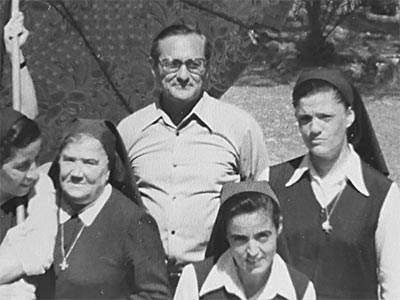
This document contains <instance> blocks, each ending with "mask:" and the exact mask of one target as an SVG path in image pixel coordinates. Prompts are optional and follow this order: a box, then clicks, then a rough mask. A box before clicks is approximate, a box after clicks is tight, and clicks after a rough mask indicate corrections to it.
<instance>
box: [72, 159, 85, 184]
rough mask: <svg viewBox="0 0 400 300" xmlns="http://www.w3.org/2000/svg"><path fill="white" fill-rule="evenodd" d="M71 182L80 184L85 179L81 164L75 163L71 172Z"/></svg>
mask: <svg viewBox="0 0 400 300" xmlns="http://www.w3.org/2000/svg"><path fill="white" fill-rule="evenodd" d="M70 175H71V181H73V182H80V181H81V180H82V178H83V170H82V164H81V163H80V162H75V163H74V165H73V166H72V169H71V171H70Z"/></svg>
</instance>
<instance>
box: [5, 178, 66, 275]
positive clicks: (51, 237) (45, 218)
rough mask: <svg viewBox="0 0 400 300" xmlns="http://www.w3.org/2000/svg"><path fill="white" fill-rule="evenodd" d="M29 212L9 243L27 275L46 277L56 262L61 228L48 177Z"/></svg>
mask: <svg viewBox="0 0 400 300" xmlns="http://www.w3.org/2000/svg"><path fill="white" fill-rule="evenodd" d="M27 211H28V217H27V218H26V220H25V222H24V223H22V224H20V225H17V226H15V227H13V228H11V229H10V230H9V231H8V233H7V240H8V242H9V244H10V245H11V248H12V249H13V251H14V255H15V256H16V257H17V259H18V260H19V261H20V262H21V265H22V268H23V270H24V272H25V274H27V275H37V274H43V273H44V272H45V270H46V269H47V268H49V267H50V265H51V264H52V263H53V251H54V245H55V239H56V235H57V226H58V224H57V206H56V196H55V190H54V186H53V182H52V181H51V179H50V178H49V177H48V176H47V175H46V174H40V177H39V180H38V182H37V183H36V185H35V186H34V189H33V190H32V192H31V193H30V195H29V202H28V209H27Z"/></svg>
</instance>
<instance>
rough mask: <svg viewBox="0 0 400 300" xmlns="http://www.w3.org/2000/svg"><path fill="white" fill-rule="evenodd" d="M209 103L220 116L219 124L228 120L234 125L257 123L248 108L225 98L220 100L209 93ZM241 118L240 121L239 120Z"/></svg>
mask: <svg viewBox="0 0 400 300" xmlns="http://www.w3.org/2000/svg"><path fill="white" fill-rule="evenodd" d="M207 100H208V104H209V105H212V106H213V109H214V110H215V112H216V115H217V116H218V119H217V120H218V121H219V122H218V124H221V123H222V122H228V124H230V125H233V126H236V125H237V126H239V127H242V128H243V125H248V126H249V125H253V124H254V123H256V120H255V119H254V117H253V116H252V115H251V114H250V113H249V112H248V111H246V110H244V109H242V108H240V107H238V106H236V105H234V104H232V103H229V102H225V101H224V100H218V99H216V98H214V97H211V96H209V95H207ZM239 119H240V122H238V120H239Z"/></svg>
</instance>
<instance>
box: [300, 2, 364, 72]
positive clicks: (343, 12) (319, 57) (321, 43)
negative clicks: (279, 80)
mask: <svg viewBox="0 0 400 300" xmlns="http://www.w3.org/2000/svg"><path fill="white" fill-rule="evenodd" d="M365 2H366V1H365V0H296V2H295V5H294V9H293V11H294V15H295V17H296V18H297V19H298V20H300V21H301V22H302V24H303V26H304V28H305V29H306V32H307V34H306V36H305V38H304V39H302V40H301V41H300V42H299V43H298V45H297V48H298V50H299V53H300V57H301V59H302V60H304V61H305V62H307V63H311V64H315V65H324V64H326V63H328V62H329V61H330V60H332V58H333V57H334V53H335V48H334V45H333V44H332V43H331V42H329V40H328V37H329V36H330V34H331V33H332V32H333V31H334V30H335V29H336V28H337V26H339V25H340V24H341V23H343V21H344V20H345V19H346V18H347V17H348V16H350V15H351V14H353V13H354V12H355V11H356V10H357V9H358V8H359V7H360V6H362V5H363V4H364V3H365Z"/></svg>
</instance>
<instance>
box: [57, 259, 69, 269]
mask: <svg viewBox="0 0 400 300" xmlns="http://www.w3.org/2000/svg"><path fill="white" fill-rule="evenodd" d="M59 266H60V269H61V271H65V270H66V269H68V267H69V265H68V263H67V260H66V259H63V261H62V263H61V264H59Z"/></svg>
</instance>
